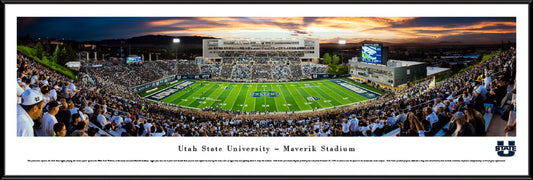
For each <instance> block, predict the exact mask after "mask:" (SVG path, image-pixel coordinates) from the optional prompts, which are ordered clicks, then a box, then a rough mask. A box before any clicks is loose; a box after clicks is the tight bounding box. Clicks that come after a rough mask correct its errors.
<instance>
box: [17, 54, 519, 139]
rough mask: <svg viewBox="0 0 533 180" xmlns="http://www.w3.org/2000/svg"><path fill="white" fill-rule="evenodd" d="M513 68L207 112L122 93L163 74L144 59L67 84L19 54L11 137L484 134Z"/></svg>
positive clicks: (487, 66)
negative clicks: (338, 98) (384, 90)
mask: <svg viewBox="0 0 533 180" xmlns="http://www.w3.org/2000/svg"><path fill="white" fill-rule="evenodd" d="M147 64H149V63H147ZM151 65H153V66H158V65H154V64H151ZM237 66H240V65H237ZM143 67H144V68H147V69H143ZM224 67H225V66H223V68H222V71H224ZM294 67H298V68H294ZM161 68H163V67H161ZM165 68H167V69H168V68H172V67H165ZM515 68H516V55H515V50H514V48H511V49H510V50H508V51H505V52H504V53H502V54H501V55H499V56H496V57H494V58H492V59H489V60H488V61H486V62H484V63H482V64H479V65H475V66H474V67H473V68H471V69H469V70H466V71H464V72H462V73H460V74H458V75H456V76H453V77H451V78H448V79H446V80H445V81H441V82H437V83H432V80H430V79H428V80H425V81H422V82H419V83H417V84H415V85H412V86H411V87H409V88H406V89H404V90H399V91H393V92H390V93H388V94H386V95H383V96H380V97H378V98H376V99H371V100H368V101H364V102H360V103H358V104H356V105H353V106H348V107H344V108H335V109H328V110H321V111H312V112H305V113H289V112H286V113H277V114H274V113H268V114H260V113H240V112H224V111H218V113H213V112H212V111H196V110H189V109H183V108H178V107H176V106H173V105H169V104H166V103H153V102H149V101H147V100H144V99H143V98H140V97H139V96H138V95H137V94H135V93H134V92H132V90H130V89H129V88H128V87H130V86H131V85H136V84H142V82H145V81H149V79H150V78H153V79H151V80H154V79H158V78H160V77H163V76H164V75H159V74H158V75H154V74H157V73H153V72H150V70H148V69H151V70H155V71H157V72H159V71H161V70H156V69H153V68H152V66H150V64H149V65H146V66H145V65H144V64H143V65H141V66H140V67H105V68H98V69H89V70H88V72H87V73H88V74H85V73H83V72H82V73H80V74H79V75H78V76H79V77H83V76H86V75H88V76H90V77H93V79H94V83H88V82H86V80H85V79H83V80H81V81H80V82H75V81H73V80H71V79H69V78H67V77H66V76H63V75H61V74H58V73H57V72H55V71H51V70H49V69H48V68H46V67H44V66H42V65H40V64H38V63H36V62H35V61H33V60H31V59H29V58H27V57H24V56H22V55H20V54H19V55H18V57H17V98H18V99H17V101H18V102H17V136H97V135H98V136H106V135H107V134H105V133H102V131H105V132H108V133H109V134H111V135H114V136H382V135H384V134H386V133H388V132H391V131H393V130H395V129H399V133H398V136H433V135H435V134H437V133H438V132H439V131H441V130H442V131H445V132H446V134H447V135H450V136H484V135H485V133H486V132H485V126H486V124H485V120H484V119H483V115H484V114H485V113H487V112H490V111H492V110H491V109H490V108H488V109H487V108H485V104H486V103H489V104H492V105H493V106H494V108H495V109H496V108H503V109H504V111H503V112H502V114H503V115H502V117H505V114H506V113H509V112H512V111H515V110H514V107H515V104H514V103H515V102H514V101H513V102H511V103H507V102H508V99H509V98H510V96H513V94H514V93H516V90H512V91H511V92H508V91H507V89H508V87H516V82H515V78H516V69H515ZM250 69H251V67H249V66H242V67H241V68H236V69H235V70H234V74H233V75H234V76H235V75H236V76H238V77H249V76H250ZM301 69H302V68H300V65H298V66H290V72H291V73H292V74H293V75H294V76H298V73H299V75H301V74H302V72H301V71H298V70H301ZM197 70H198V66H197ZM135 71H137V72H135ZM168 71H172V69H168ZM184 71H188V70H184ZM235 71H239V72H236V73H235ZM148 72H150V73H148ZM120 73H124V74H120ZM162 73H164V72H162ZM141 76H142V77H141ZM145 76H148V77H145ZM155 76H160V77H155ZM514 122H515V123H516V121H514ZM515 127H516V124H513V125H510V126H507V127H505V131H508V130H511V129H514V128H515ZM100 130H102V131H100Z"/></svg>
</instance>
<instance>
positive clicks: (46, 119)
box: [41, 101, 61, 136]
mask: <svg viewBox="0 0 533 180" xmlns="http://www.w3.org/2000/svg"><path fill="white" fill-rule="evenodd" d="M46 106H47V109H48V112H45V113H44V114H43V123H42V125H41V131H42V135H43V136H53V135H55V132H54V124H56V123H57V119H56V114H57V113H58V112H59V107H60V106H61V103H59V102H57V101H50V102H49V103H48V104H47V105H46Z"/></svg>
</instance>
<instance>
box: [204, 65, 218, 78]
mask: <svg viewBox="0 0 533 180" xmlns="http://www.w3.org/2000/svg"><path fill="white" fill-rule="evenodd" d="M220 69H221V65H220V64H201V65H200V72H201V73H202V74H211V76H219V75H220Z"/></svg>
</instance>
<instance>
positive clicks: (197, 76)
mask: <svg viewBox="0 0 533 180" xmlns="http://www.w3.org/2000/svg"><path fill="white" fill-rule="evenodd" d="M209 78H211V74H186V75H175V76H169V77H167V78H163V79H159V80H157V81H153V82H150V83H146V84H143V85H140V86H136V87H133V88H132V89H133V91H135V92H137V93H138V92H142V91H146V90H148V89H152V88H154V87H157V86H159V85H162V84H165V83H169V82H172V81H174V80H180V79H209Z"/></svg>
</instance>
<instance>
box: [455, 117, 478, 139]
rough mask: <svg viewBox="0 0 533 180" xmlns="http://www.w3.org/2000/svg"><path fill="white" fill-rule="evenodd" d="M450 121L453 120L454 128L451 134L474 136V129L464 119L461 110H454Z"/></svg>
mask: <svg viewBox="0 0 533 180" xmlns="http://www.w3.org/2000/svg"><path fill="white" fill-rule="evenodd" d="M452 122H455V125H456V130H455V132H454V133H453V136H475V135H476V130H475V129H474V126H473V125H472V124H470V123H469V122H467V121H466V117H465V114H464V113H463V112H456V113H455V114H454V115H453V118H452Z"/></svg>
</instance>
